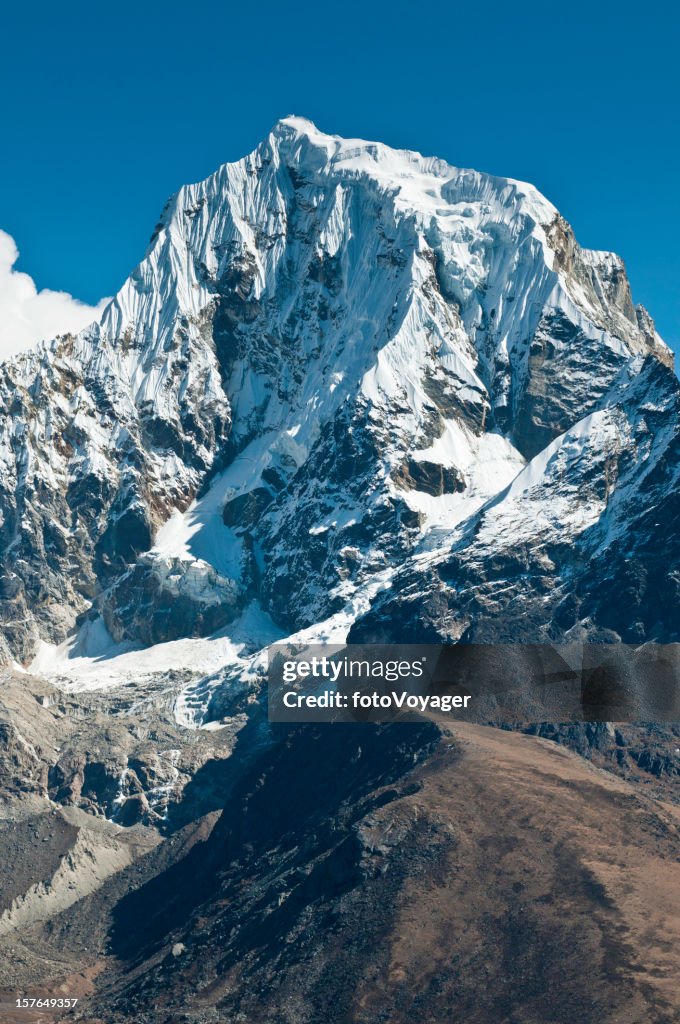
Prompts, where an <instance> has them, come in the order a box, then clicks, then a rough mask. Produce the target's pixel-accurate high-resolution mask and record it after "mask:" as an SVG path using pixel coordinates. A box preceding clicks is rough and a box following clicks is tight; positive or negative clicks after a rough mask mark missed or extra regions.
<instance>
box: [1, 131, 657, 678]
mask: <svg viewBox="0 0 680 1024" xmlns="http://www.w3.org/2000/svg"><path fill="white" fill-rule="evenodd" d="M671 364H672V358H671V354H670V352H669V350H668V349H667V347H666V346H665V345H664V344H663V342H662V341H661V339H660V338H659V337H658V335H657V334H656V332H655V330H654V325H653V322H652V320H651V318H650V317H649V315H648V314H647V313H646V311H645V310H643V309H642V308H641V307H639V306H638V307H635V306H634V305H633V303H632V300H631V296H630V289H629V285H628V282H627V279H626V276H625V271H624V267H623V264H622V262H621V260H619V259H618V258H617V257H616V256H614V255H612V254H610V253H596V252H590V251H587V250H582V249H581V248H579V246H578V245H577V243H576V241H575V239H574V235H573V233H572V231H571V229H570V228H569V226H568V225H567V224H566V222H565V221H564V220H563V219H562V218H561V217H560V216H559V214H558V213H557V211H556V210H555V208H554V207H553V206H551V204H550V203H548V202H547V201H546V200H545V199H544V198H543V197H542V196H541V195H540V194H539V193H538V192H537V191H536V190H535V189H533V188H532V187H531V186H529V185H524V184H522V183H520V182H516V181H512V180H510V179H503V178H494V177H491V176H489V175H484V174H480V173H477V172H474V171H468V170H458V169H456V168H453V167H450V166H449V165H448V164H445V163H444V162H442V161H440V160H436V159H430V158H424V157H421V156H419V155H418V154H414V153H408V152H401V151H394V150H390V149H388V148H387V147H385V146H382V145H379V144H372V143H366V142H360V141H356V140H342V139H339V138H336V137H333V136H327V135H323V134H321V133H320V132H319V131H317V130H316V128H314V126H313V125H311V124H310V123H309V122H307V121H304V120H302V119H299V118H286V119H284V120H283V121H281V122H279V123H278V124H277V125H276V126H275V128H274V129H273V131H272V133H271V134H270V135H269V137H268V138H267V139H266V140H265V141H264V142H263V143H262V144H261V145H260V146H258V148H257V149H256V150H255V151H254V152H253V153H252V154H250V156H248V157H246V158H245V159H244V160H241V161H239V162H238V163H235V164H227V165H225V166H224V167H222V168H220V170H218V171H217V172H216V174H214V175H212V176H211V177H210V178H208V179H206V180H205V181H204V182H201V183H199V184H197V185H191V186H187V187H185V188H183V189H181V190H180V191H179V192H178V193H177V195H176V196H175V197H173V198H172V199H171V200H170V201H169V203H168V204H167V205H166V207H165V210H164V211H163V214H162V216H161V220H160V222H159V224H158V226H157V228H156V230H155V232H154V235H153V238H152V240H151V242H150V245H149V248H148V250H147V253H146V256H145V258H144V260H143V261H142V263H141V264H140V265H139V267H138V268H137V269H136V270H135V271H134V272H133V274H132V275H131V277H130V278H129V279H128V281H127V282H126V283H125V285H124V286H123V288H122V289H121V291H120V292H119V293H118V295H116V297H115V298H114V299H113V300H112V302H111V303H110V305H109V306H108V308H107V309H106V311H105V313H104V315H103V317H102V321H101V323H100V324H94V325H92V326H91V327H90V328H88V329H86V330H85V331H83V332H81V334H79V335H78V336H76V337H71V336H65V337H61V338H58V339H57V340H56V341H55V342H53V343H51V344H50V345H47V346H44V347H42V348H40V349H38V350H36V351H35V352H32V353H30V354H27V355H24V356H21V357H19V358H17V359H15V360H13V361H11V362H9V363H6V364H5V365H4V366H3V367H2V378H1V380H0V409H1V410H2V412H1V415H0V431H1V433H0V458H1V459H2V467H3V472H2V481H1V484H0V488H1V490H0V510H1V513H2V526H1V528H0V530H1V548H2V580H1V582H2V601H1V603H0V616H1V618H0V621H1V622H2V636H3V643H4V652H5V658H6V659H14V660H17V661H19V662H23V663H26V662H27V661H29V660H30V658H31V657H32V655H33V654H34V653H35V650H36V644H37V642H38V641H39V640H42V641H48V642H51V643H61V642H63V641H64V640H65V639H66V637H67V636H69V634H71V633H72V632H73V630H74V629H75V628H76V626H77V625H78V623H82V621H83V619H84V618H89V620H90V622H92V621H96V619H97V618H98V617H99V618H100V619H101V621H102V622H103V624H104V625H105V627H106V629H107V630H108V632H109V633H110V635H111V636H112V637H113V639H114V640H116V641H119V642H120V641H124V640H128V641H137V642H141V643H143V644H154V643H158V642H162V641H168V640H175V639H177V638H179V637H182V636H208V635H210V634H212V633H214V632H215V631H216V630H217V629H219V628H221V627H224V626H226V625H227V624H228V623H230V622H233V621H235V620H237V619H238V617H239V616H240V615H242V614H243V612H244V610H245V609H246V608H248V607H249V606H252V603H253V602H257V604H258V607H259V608H260V609H262V610H263V611H264V612H265V613H266V614H267V615H269V616H270V617H271V619H272V620H273V621H274V623H275V624H276V626H277V627H278V628H280V630H281V631H282V632H283V633H284V634H285V633H291V632H294V631H296V630H299V629H301V628H306V627H310V626H313V625H315V624H318V623H320V622H322V621H324V620H327V619H329V618H330V617H331V616H334V615H336V616H340V617H341V618H342V619H343V620H344V621H346V622H347V624H348V625H349V624H351V622H353V621H354V620H355V619H356V618H357V617H358V616H359V615H360V613H361V611H362V610H364V609H365V608H366V606H367V605H368V604H371V603H375V594H376V593H377V592H378V591H382V592H384V593H385V594H387V595H390V596H388V597H385V596H382V597H379V598H377V608H375V609H374V610H372V611H371V613H370V616H369V621H374V620H375V619H376V617H377V618H378V619H380V618H381V617H382V612H381V611H380V609H381V608H383V606H385V602H386V601H387V602H388V606H389V607H390V608H391V607H392V606H391V605H390V604H389V602H390V601H395V600H396V601H398V602H399V604H400V607H406V606H407V605H408V606H409V607H410V604H409V602H411V597H410V596H409V595H411V594H413V593H416V594H417V593H419V592H420V591H421V590H422V587H420V585H419V583H418V579H419V574H425V576H428V575H429V573H430V571H431V570H430V563H431V562H432V563H433V565H434V566H435V568H434V570H433V571H434V572H435V575H436V576H437V577H439V573H440V571H441V573H442V575H443V577H444V578H445V577H446V574H447V572H449V573H454V574H458V573H459V569H458V563H459V562H464V561H465V560H466V559H470V560H471V565H472V568H471V569H470V570H469V572H471V573H472V576H473V577H474V579H475V581H476V582H475V586H478V585H479V582H480V580H479V573H478V567H479V563H480V561H481V562H484V563H485V564H487V565H490V563H491V562H494V560H495V561H498V560H503V558H506V559H507V558H509V563H508V566H507V567H506V568H503V567H501V566H500V565H498V566H496V567H495V568H492V569H491V572H492V575H493V574H495V575H496V576H497V575H498V573H505V574H506V575H507V574H512V573H513V572H515V573H519V572H520V569H522V572H521V573H520V574H521V575H522V578H527V573H526V572H524V569H525V568H527V566H528V561H529V560H531V559H532V558H533V559H535V560H537V564H536V565H535V566H533V567H532V568H531V571H530V575H531V577H532V582H531V583H529V584H527V586H528V587H530V588H533V589H534V590H536V588H541V587H550V588H551V591H557V590H559V591H560V593H564V595H565V600H567V602H568V601H569V600H572V599H573V598H574V595H573V591H574V589H577V586H578V584H574V585H573V586H572V582H571V581H572V578H573V577H574V572H576V576H578V574H579V572H580V571H581V570H574V568H573V566H572V565H571V563H570V562H569V560H570V559H572V560H575V561H576V562H577V563H578V565H579V566H583V565H584V564H585V563H586V562H587V561H588V560H589V559H590V558H591V555H592V552H593V551H594V550H599V551H600V552H601V549H602V545H603V544H604V546H605V547H606V548H607V549H610V548H613V547H616V546H617V545H618V546H620V547H621V550H622V551H624V552H625V549H626V545H627V544H628V541H627V540H626V539H625V537H623V535H622V533H621V531H622V530H624V532H625V530H626V529H631V528H632V520H631V515H630V512H629V511H627V509H630V508H632V509H634V513H635V515H636V516H637V515H640V516H642V515H644V513H645V510H646V511H647V512H650V511H651V508H652V507H654V508H656V507H657V505H658V503H659V502H661V501H663V500H664V499H663V498H662V497H660V496H659V494H657V493H656V492H655V491H654V487H655V482H654V473H653V472H652V467H656V473H657V477H658V479H657V481H656V483H657V489H658V488H661V489H664V488H665V490H666V491H669V490H672V489H673V488H672V486H671V485H672V483H673V479H674V477H673V474H674V473H675V470H676V468H677V434H676V427H677V381H676V378H675V376H674V375H673V373H672V370H671V368H670V367H671ZM674 446H675V447H674ZM605 448H606V450H607V451H606V454H605ZM643 467H644V471H643ZM664 474H665V475H664ZM619 480H620V481H621V483H620V485H618V484H617V482H618V481H619ZM509 486H510V491H509V492H508V493H507V494H504V491H505V490H506V488H508V487H509ZM640 488H647V489H648V490H649V491H650V493H649V494H646V493H645V494H644V495H641V494H639V493H638V490H639V489H640ZM586 491H587V494H588V500H587V508H586V507H585V504H586V503H585V502H584V501H582V500H581V499H582V498H584V497H585V493H586ZM641 498H642V501H641V500H640V499H641ZM668 500H670V499H668ZM570 506H574V507H573V508H571V510H570ZM673 511H674V509H673V508H672V507H671V508H668V509H666V510H664V511H663V515H662V510H659V516H658V517H656V518H659V519H663V520H664V522H665V523H666V526H667V528H669V529H670V528H671V527H670V523H671V520H672V519H673ZM675 513H676V515H677V508H676V509H675ZM655 515H656V514H655V513H654V512H651V519H650V522H645V523H642V522H641V523H640V524H639V525H640V527H641V528H642V529H643V530H644V536H648V534H649V531H650V530H653V529H655V528H656V527H654V526H653V524H652V522H651V520H654V519H655ZM518 523H519V524H520V527H519V528H520V530H521V532H522V542H521V543H522V548H523V549H524V550H525V552H526V553H525V554H524V555H521V554H519V553H518V552H517V551H516V550H513V549H515V548H516V546H517V544H516V542H517V541H518V538H519V534H518V532H517V529H518ZM621 523H623V526H621ZM484 524H486V529H485V528H484ZM634 532H635V534H636V538H637V540H636V543H637V544H638V545H640V546H641V547H642V548H644V546H645V544H649V538H648V540H647V541H645V540H644V536H642V537H641V536H640V535H639V530H638V529H637V527H636V529H635V531H634ZM496 535H497V536H498V540H496V539H495V537H496ZM473 537H474V538H475V539H474V541H473V540H472V538H473ZM485 538H487V539H486V540H485ZM669 540H672V538H669ZM508 546H509V547H510V549H511V552H510V554H509V555H507V554H504V552H507V549H508ZM652 547H653V545H652ZM563 548H566V549H568V550H562V549H563ZM557 549H559V551H558V550H557ZM552 554H555V555H556V557H557V562H556V563H555V568H554V569H550V568H548V562H550V561H551V558H552ZM618 557H624V556H622V555H621V554H620V555H619V556H618ZM642 557H643V559H644V552H643V555H642ZM515 563H516V564H515ZM525 563H527V565H525ZM449 564H450V569H447V568H446V566H447V565H449ZM513 566H514V568H513ZM465 571H468V570H463V576H464V575H465ZM482 571H484V570H482ZM591 571H592V570H591ZM393 577H394V579H393ZM579 578H580V577H579ZM390 583H391V587H390ZM497 584H498V581H497V580H496V581H495V582H494V579H491V580H490V581H489V584H488V588H487V589H488V590H489V591H490V593H489V594H488V595H486V596H485V597H484V600H487V598H488V600H489V601H490V602H491V604H492V605H493V603H494V601H495V598H494V596H493V594H494V589H495V588H496V589H499V588H498V586H497ZM633 586H634V584H633ZM386 587H387V588H388V589H387V590H385V588H386ZM560 588H561V589H560ZM592 590H593V588H592V587H591V588H590V591H591V592H592ZM402 591H403V592H404V593H403V600H402V598H400V597H399V596H398V595H399V594H400V593H401V592H402ZM435 591H436V595H437V596H435ZM430 599H431V600H432V601H435V602H437V603H439V604H441V603H447V602H450V600H451V591H450V589H449V590H447V587H446V583H445V581H444V582H441V583H438V584H437V586H436V588H434V589H433V593H432V594H431V596H430ZM660 600H661V603H662V605H664V604H666V603H667V597H666V595H665V594H664V595H662V596H661V598H660ZM480 601H482V598H481V597H480V596H473V595H471V594H468V593H467V592H466V594H465V596H464V599H463V601H462V605H464V609H463V608H462V607H461V608H460V609H455V608H454V610H453V615H454V617H457V625H456V626H455V627H454V628H451V627H450V625H448V624H447V625H446V626H445V627H444V626H435V629H434V631H435V632H437V633H438V635H439V632H441V631H442V629H443V632H444V633H445V634H446V635H447V636H454V637H455V636H456V635H463V634H464V632H465V630H468V629H470V628H472V629H473V631H474V628H475V627H474V625H471V623H474V622H475V621H476V619H477V617H479V616H480V615H482V613H481V612H480V611H479V610H478V608H477V605H478V604H479V603H480ZM417 603H418V599H417V598H416V604H417ZM454 603H455V602H454ZM482 603H483V601H482ZM576 603H577V604H578V601H577V602H576ZM558 604H559V602H558V601H557V599H555V604H554V605H553V604H551V605H550V608H549V609H547V611H546V615H545V620H544V621H543V622H538V621H537V623H536V630H539V631H540V629H541V628H542V627H544V626H546V625H547V623H548V622H549V621H553V620H554V619H555V613H556V608H557V606H558ZM579 607H580V606H579ZM560 608H561V609H562V612H563V613H564V615H566V618H565V619H564V627H566V628H573V627H574V626H575V625H577V624H578V623H579V622H580V621H581V619H582V618H583V617H584V616H582V615H581V612H580V611H579V610H578V608H575V610H574V611H573V614H572V613H566V612H564V607H563V604H562V605H560ZM583 611H584V614H585V617H586V618H587V619H593V620H594V621H595V622H596V623H598V625H599V624H600V623H599V619H598V613H597V610H596V609H594V608H591V607H590V606H589V605H588V603H587V600H586V606H585V608H584V609H583ZM389 614H390V615H391V614H392V613H391V612H390V613H389ZM419 614H420V613H419V612H417V613H416V619H417V618H418V615H419ZM403 615H406V616H410V615H411V612H410V611H408V612H406V611H404V613H403ZM402 617H403V616H402ZM482 617H483V616H482ZM435 618H437V615H435ZM657 619H658V614H657V612H656V611H653V610H649V611H647V610H645V611H644V613H642V612H641V613H640V615H639V616H637V618H635V617H634V614H633V613H631V614H630V615H628V617H627V619H626V622H625V624H623V633H625V635H626V636H630V635H640V636H642V635H644V636H657V635H659V628H661V624H662V622H663V619H662V618H661V619H658V624H657ZM447 621H448V620H447ZM442 622H443V620H442ZM657 625H658V626H659V628H657ZM367 628H368V626H367V625H364V626H363V627H362V635H367V634H366V630H367ZM381 628H382V627H381ZM416 628H419V627H418V626H416ZM602 628H614V631H615V632H618V631H617V630H616V629H615V626H614V627H612V624H611V623H609V622H606V623H605V622H604V621H603V623H602ZM536 630H534V632H536Z"/></svg>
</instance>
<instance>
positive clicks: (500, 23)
mask: <svg viewBox="0 0 680 1024" xmlns="http://www.w3.org/2000/svg"><path fill="white" fill-rule="evenodd" d="M3 35H4V38H5V46H4V47H3V58H2V61H1V62H0V78H1V79H2V89H1V91H0V95H2V97H3V99H2V107H3V109H2V119H1V122H0V123H1V125H2V128H1V130H2V139H3V151H4V152H3V156H2V160H0V228H2V229H4V230H5V231H7V232H9V233H10V234H11V235H12V236H13V237H14V238H15V239H16V242H17V244H18V246H19V248H20V250H21V257H20V260H19V263H18V268H19V269H21V270H23V271H26V272H27V273H29V274H30V275H31V276H32V277H33V278H34V280H35V282H36V284H37V286H38V287H39V288H52V289H64V290H66V291H68V292H71V293H72V294H73V295H75V296H77V297H78V298H81V299H83V300H85V301H87V302H90V303H94V302H95V301H96V300H97V299H99V297H100V296H101V295H105V294H111V293H112V292H113V291H115V289H116V288H117V287H118V286H119V285H120V284H121V282H122V281H123V279H124V278H125V277H126V276H127V274H128V273H129V272H130V270H131V269H132V268H133V267H134V265H135V264H136V263H137V262H138V260H139V259H140V258H141V256H142V254H143V252H144V249H145V246H146V242H147V240H148V238H149V235H150V234H151V231H152V229H153V227H154V224H155V223H156V220H157V217H158V214H159V212H160V210H161V208H162V206H163V204H164V202H165V200H166V198H167V197H168V195H170V194H171V193H172V192H174V191H175V190H176V189H177V188H178V187H179V186H180V185H182V184H184V183H185V182H188V181H195V180H198V179H200V178H202V177H204V176H206V175H207V174H209V173H210V172H211V171H213V170H214V169H215V168H216V167H217V166H218V165H219V164H220V163H223V162H224V161H226V160H232V159H237V158H238V157H240V156H242V155H243V154H245V153H246V152H248V151H249V150H251V149H252V148H253V147H254V146H255V145H256V144H257V142H258V141H260V139H261V138H262V137H263V136H264V135H265V134H266V133H267V131H268V129H269V128H270V127H271V125H272V124H273V122H274V121H275V120H276V119H277V118H278V117H281V116H284V115H285V114H288V113H297V114H302V115H305V116H307V117H310V118H311V119H312V120H313V121H315V122H316V123H317V125H318V126H319V127H320V128H321V129H322V130H324V131H328V132H335V133H338V134H344V135H354V136H360V137H364V138H374V139H380V140H381V141H384V142H386V143H388V144H391V145H395V146H401V147H406V148H412V149H418V150H420V151H421V152H425V153H428V154H430V153H434V154H437V155H438V156H441V157H444V158H445V159H447V160H449V161H450V162H451V163H454V164H457V165H459V166H471V167H475V168H478V169H480V170H485V171H490V172H493V173H496V174H502V175H508V176H510V177H515V178H522V179H526V180H529V181H532V182H533V183H534V184H535V185H537V186H538V187H539V188H540V189H541V191H542V192H544V193H545V194H546V195H547V196H548V197H549V198H550V199H551V200H552V202H554V203H555V204H556V205H557V206H558V208H559V209H560V210H561V212H562V213H563V214H564V215H565V216H566V217H567V219H568V220H569V221H570V222H571V223H572V225H573V227H574V229H575V231H576V235H577V238H578V239H579V241H580V242H581V244H583V245H587V246H590V247H592V248H601V249H612V250H614V251H616V252H618V253H620V254H621V255H622V256H623V257H624V259H625V261H626V264H627V267H628V272H629V276H630V278H631V281H632V284H633V294H634V298H635V300H636V301H640V302H643V303H644V304H645V305H647V306H648V308H649V309H650V312H651V313H652V315H653V316H654V317H655V319H656V320H657V324H658V327H659V330H660V331H661V333H662V334H663V335H664V337H665V338H666V339H667V340H668V341H669V342H670V343H672V344H673V345H674V346H675V347H676V349H677V350H678V351H680V284H679V282H680V244H679V240H680V189H679V184H680V182H679V174H678V158H679V156H680V140H679V134H678V127H677V126H678V109H679V108H680V104H679V102H678V101H679V100H680V73H679V72H678V70H677V68H678V59H677V47H678V39H679V37H680V13H678V9H677V7H676V8H675V9H673V8H672V7H671V5H667V4H664V5H663V6H662V5H661V4H658V3H655V2H653V0H652V2H647V3H646V4H644V5H637V6H636V7H635V8H634V7H633V6H632V5H627V4H626V3H625V2H624V3H616V4H615V3H609V2H599V0H598V2H593V0H590V2H589V3H583V2H582V0H576V2H570V3H568V4H564V5H561V6H560V7H555V6H554V5H549V4H546V3H545V2H542V3H522V2H519V3H514V4H506V3H500V2H496V0H487V2H486V3H484V4H474V3H471V2H470V0H467V2H466V3H464V4H457V3H449V4H437V3H430V4H425V3H421V4H415V3H403V2H401V0H392V2H390V3H386V2H382V0H380V2H371V0H362V2H357V0H349V2H345V3H342V4H325V5H323V4H319V3H310V2H309V0H300V2H298V3H295V4H291V5H284V4H281V3H280V2H279V3H272V2H270V0H264V2H260V3H259V4H258V5H257V6H252V5H248V4H243V3H241V4H238V5H236V4H234V5H231V4H226V3H217V2H210V3H206V2H202V0H196V2H193V3H187V2H186V0H183V2H181V3H179V2H176V0H165V2H163V3H159V2H157V0H146V2H144V3H142V4H139V3H138V2H137V3H134V4H133V3H129V2H127V0H124V2H122V3H117V4H116V5H115V6H114V5H98V4H92V3H89V2H88V3H87V4H86V3H82V2H80V0H76V2H70V3H69V2H67V3H66V4H64V5H56V4H49V5H48V4H44V3H41V2H36V3H33V4H27V3H24V4H13V5H12V8H11V9H9V6H8V5H6V7H5V12H4V16H3Z"/></svg>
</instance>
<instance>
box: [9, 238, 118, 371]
mask: <svg viewBox="0 0 680 1024" xmlns="http://www.w3.org/2000/svg"><path fill="white" fill-rule="evenodd" d="M18 257H19V250H18V249H17V246H16V242H15V241H14V239H13V238H12V236H11V235H8V234H7V232H6V231H2V230H0V361H1V360H3V359H8V358H9V357H10V356H13V355H14V354H15V353H16V352H21V351H23V349H26V348H30V347H31V345H34V344H35V343H36V342H38V341H43V340H45V341H49V340H50V339H51V338H54V337H55V336H56V335H57V334H66V333H67V332H69V331H70V332H75V331H79V330H80V329H81V328H82V327H87V325H88V324H90V323H92V321H93V320H98V319H99V317H100V316H101V313H102V310H103V308H104V306H105V305H106V303H107V302H108V299H102V300H101V301H100V302H99V303H98V305H96V306H88V305H87V304H86V303H85V302H80V301H79V300H78V299H74V298H73V296H72V295H69V293H68V292H53V291H50V290H49V288H43V290H42V291H38V289H37V288H36V286H35V282H34V280H33V278H32V277H31V276H30V275H29V274H22V273H21V272H20V271H18V270H14V264H15V263H16V261H17V259H18Z"/></svg>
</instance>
